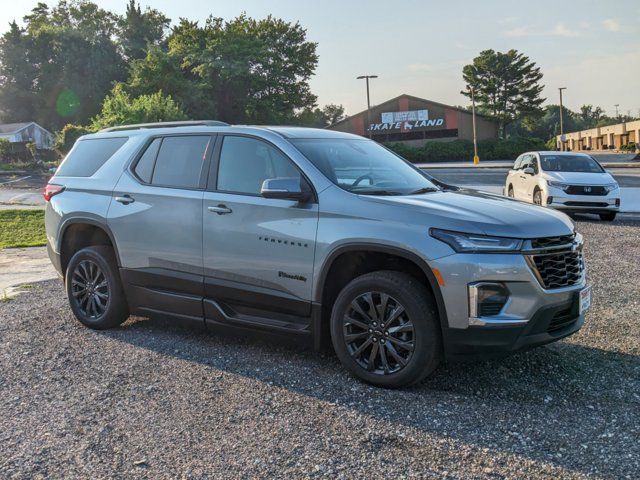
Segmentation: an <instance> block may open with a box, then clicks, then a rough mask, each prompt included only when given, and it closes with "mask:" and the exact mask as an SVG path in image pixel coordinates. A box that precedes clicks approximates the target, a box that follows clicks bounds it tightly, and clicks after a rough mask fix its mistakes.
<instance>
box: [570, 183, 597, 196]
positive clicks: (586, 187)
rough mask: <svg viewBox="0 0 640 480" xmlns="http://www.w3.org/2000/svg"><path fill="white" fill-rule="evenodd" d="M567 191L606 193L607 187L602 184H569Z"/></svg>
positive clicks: (573, 192) (575, 193)
mask: <svg viewBox="0 0 640 480" xmlns="http://www.w3.org/2000/svg"><path fill="white" fill-rule="evenodd" d="M565 192H567V193H568V194H569V195H606V194H607V189H606V188H604V187H601V186H591V185H569V188H567V189H566V190H565Z"/></svg>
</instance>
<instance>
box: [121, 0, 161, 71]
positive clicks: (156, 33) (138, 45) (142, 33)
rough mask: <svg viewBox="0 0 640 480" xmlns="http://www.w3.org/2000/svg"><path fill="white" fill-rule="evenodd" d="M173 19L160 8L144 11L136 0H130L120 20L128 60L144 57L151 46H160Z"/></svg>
mask: <svg viewBox="0 0 640 480" xmlns="http://www.w3.org/2000/svg"><path fill="white" fill-rule="evenodd" d="M170 22H171V19H169V18H168V17H166V16H165V15H163V14H162V13H161V12H159V11H158V10H155V9H152V8H149V7H147V8H146V9H145V10H144V11H142V9H141V8H140V4H139V3H136V1H135V0H129V4H128V5H127V11H126V13H125V15H124V16H123V17H122V18H120V20H119V22H118V27H119V32H118V36H119V38H120V44H121V45H122V49H123V53H124V56H125V58H126V59H127V60H134V59H142V58H145V57H146V56H147V51H148V50H149V47H152V46H158V45H160V44H161V43H162V41H163V39H164V35H165V32H166V31H167V30H168V28H169V24H170Z"/></svg>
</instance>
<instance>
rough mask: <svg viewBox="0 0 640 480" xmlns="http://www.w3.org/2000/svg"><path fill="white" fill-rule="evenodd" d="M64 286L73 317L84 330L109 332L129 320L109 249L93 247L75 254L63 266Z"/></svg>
mask: <svg viewBox="0 0 640 480" xmlns="http://www.w3.org/2000/svg"><path fill="white" fill-rule="evenodd" d="M65 286H66V289H67V298H68V299H69V305H70V306H71V310H72V311H73V314H74V315H75V316H76V318H77V319H78V320H79V321H80V322H82V323H83V324H84V325H86V326H87V327H90V328H94V329H97V330H103V329H106V328H112V327H116V326H118V325H120V324H121V323H123V322H124V321H125V320H126V319H127V318H128V317H129V306H128V304H127V299H126V297H125V294H124V289H123V288H122V280H121V279H120V272H119V270H118V262H117V260H116V256H115V254H114V252H113V249H112V248H111V247H108V246H106V245H96V246H93V247H87V248H83V249H82V250H79V251H78V252H76V253H75V254H74V255H73V257H71V260H69V264H68V265H67V269H66V274H65Z"/></svg>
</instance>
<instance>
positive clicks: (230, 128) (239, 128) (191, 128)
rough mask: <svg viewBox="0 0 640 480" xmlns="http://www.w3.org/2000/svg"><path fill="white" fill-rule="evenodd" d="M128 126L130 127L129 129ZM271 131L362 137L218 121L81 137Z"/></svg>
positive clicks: (304, 135)
mask: <svg viewBox="0 0 640 480" xmlns="http://www.w3.org/2000/svg"><path fill="white" fill-rule="evenodd" d="M129 127H130V129H129ZM260 131H261V132H271V133H273V134H276V135H279V136H281V137H284V138H287V139H293V138H356V139H360V140H361V139H362V137H360V136H358V135H352V134H350V133H344V132H336V131H332V130H326V129H323V128H310V127H292V126H284V125H273V126H271V125H227V124H223V123H222V122H219V123H218V124H212V123H206V122H205V123H203V122H200V123H198V122H192V123H188V122H187V123H184V124H176V125H175V126H167V125H166V124H164V125H163V124H162V123H157V124H148V125H143V126H142V127H140V126H138V125H129V126H126V125H125V126H123V127H122V128H120V127H118V128H114V129H110V128H108V129H103V130H100V131H99V132H96V133H90V134H87V135H83V136H82V137H81V138H88V139H90V138H104V137H122V136H125V135H126V136H140V135H141V136H146V135H167V134H175V133H206V132H210V133H220V132H228V133H257V132H260Z"/></svg>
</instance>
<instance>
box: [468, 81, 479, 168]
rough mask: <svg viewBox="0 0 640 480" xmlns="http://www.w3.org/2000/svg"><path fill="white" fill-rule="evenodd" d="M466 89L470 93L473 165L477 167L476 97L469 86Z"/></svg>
mask: <svg viewBox="0 0 640 480" xmlns="http://www.w3.org/2000/svg"><path fill="white" fill-rule="evenodd" d="M467 89H468V90H469V91H470V92H471V123H472V124H473V164H474V165H478V164H479V163H480V157H479V156H478V139H477V135H476V97H475V91H474V90H473V87H472V86H471V85H467Z"/></svg>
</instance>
